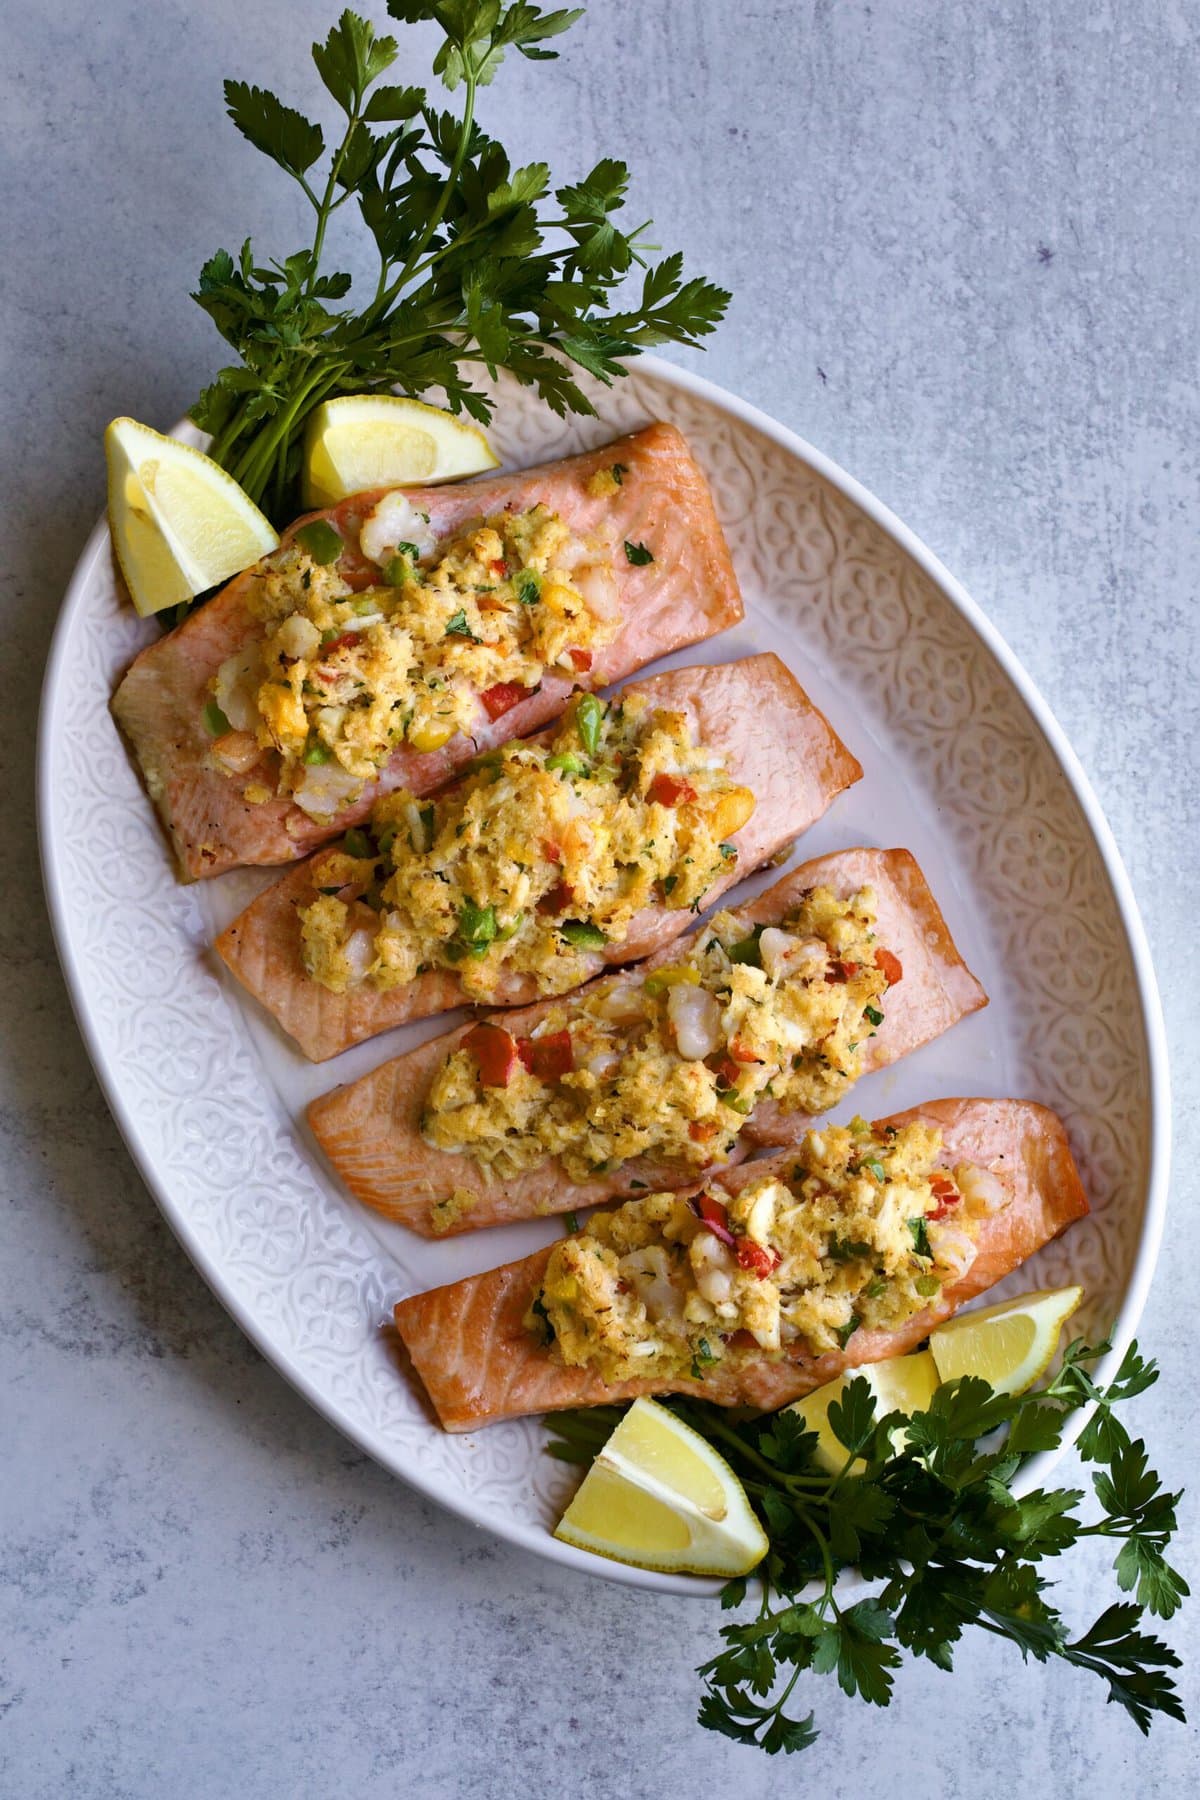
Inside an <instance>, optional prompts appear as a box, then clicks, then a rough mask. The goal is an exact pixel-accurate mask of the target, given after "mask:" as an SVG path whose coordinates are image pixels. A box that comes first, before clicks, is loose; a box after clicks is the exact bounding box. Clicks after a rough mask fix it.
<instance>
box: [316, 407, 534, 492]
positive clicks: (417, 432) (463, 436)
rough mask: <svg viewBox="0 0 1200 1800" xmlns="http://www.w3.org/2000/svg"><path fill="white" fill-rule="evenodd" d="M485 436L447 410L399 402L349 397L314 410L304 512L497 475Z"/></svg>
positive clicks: (496, 459)
mask: <svg viewBox="0 0 1200 1800" xmlns="http://www.w3.org/2000/svg"><path fill="white" fill-rule="evenodd" d="M499 460H500V459H499V457H497V456H494V455H493V454H492V450H491V446H490V445H489V443H488V441H487V439H486V438H485V437H484V435H483V433H482V431H480V430H479V429H478V427H477V426H475V425H467V424H465V423H464V422H463V420H462V419H458V418H455V416H454V414H453V413H449V412H444V411H443V410H442V408H441V407H437V406H427V405H426V404H425V402H424V401H423V400H406V399H403V398H401V397H400V396H399V395H396V394H347V395H346V396H345V397H344V398H343V399H341V400H326V402H325V404H324V405H323V406H318V407H316V408H315V409H314V411H313V413H312V415H311V416H310V418H309V421H308V424H307V426H306V428H305V433H304V476H303V499H304V504H305V506H309V507H311V506H334V505H336V504H337V502H338V501H339V500H344V499H345V498H346V496H347V494H357V493H360V492H361V491H362V489H363V488H375V487H428V486H431V485H432V484H433V483H434V482H438V481H459V480H461V479H462V478H463V477H464V476H466V475H478V474H479V473H480V471H481V470H483V469H494V468H495V467H496V464H497V463H498V462H499Z"/></svg>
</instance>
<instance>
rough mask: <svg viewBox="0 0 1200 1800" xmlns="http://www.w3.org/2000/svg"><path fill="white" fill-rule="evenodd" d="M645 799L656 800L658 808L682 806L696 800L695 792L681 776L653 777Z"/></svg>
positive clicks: (689, 783) (663, 775)
mask: <svg viewBox="0 0 1200 1800" xmlns="http://www.w3.org/2000/svg"><path fill="white" fill-rule="evenodd" d="M646 798H647V800H657V802H658V804H659V805H660V806H682V805H683V804H684V802H685V801H687V800H694V799H695V798H696V790H695V788H694V787H693V786H692V784H691V782H690V781H687V780H685V779H684V777H683V776H682V775H666V774H662V775H656V776H655V777H654V780H653V781H652V782H651V783H650V786H649V787H648V788H647V789H646Z"/></svg>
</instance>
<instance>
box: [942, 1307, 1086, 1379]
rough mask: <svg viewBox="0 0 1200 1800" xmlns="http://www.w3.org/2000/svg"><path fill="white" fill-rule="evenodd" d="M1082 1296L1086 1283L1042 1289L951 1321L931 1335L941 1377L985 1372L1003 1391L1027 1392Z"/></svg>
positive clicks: (1042, 1370)
mask: <svg viewBox="0 0 1200 1800" xmlns="http://www.w3.org/2000/svg"><path fill="white" fill-rule="evenodd" d="M1082 1298H1083V1289H1082V1288H1081V1287H1064V1288H1039V1289H1037V1290H1036V1291H1035V1292H1033V1293H1030V1294H1019V1295H1018V1296H1017V1297H1016V1299H1015V1300H999V1301H997V1302H996V1304H995V1305H994V1306H985V1307H982V1308H981V1309H980V1310H979V1311H978V1312H966V1313H960V1314H959V1315H958V1317H957V1318H954V1319H948V1320H947V1321H946V1323H945V1324H944V1325H939V1326H937V1327H936V1329H935V1330H933V1331H931V1332H930V1334H929V1348H930V1351H931V1352H932V1354H933V1359H934V1361H935V1363H936V1364H937V1368H938V1374H939V1376H940V1377H941V1379H942V1380H943V1381H953V1380H955V1379H956V1378H957V1377H958V1376H961V1375H980V1376H982V1377H983V1379H984V1380H985V1381H987V1382H989V1383H990V1384H991V1386H992V1387H993V1388H994V1389H995V1391H996V1392H997V1393H999V1394H1014V1395H1015V1394H1024V1393H1026V1392H1027V1391H1028V1389H1029V1388H1031V1387H1032V1386H1033V1384H1034V1382H1035V1381H1039V1380H1040V1379H1041V1377H1042V1376H1043V1375H1044V1374H1045V1373H1046V1370H1047V1369H1048V1368H1049V1367H1050V1364H1051V1362H1052V1360H1053V1358H1054V1353H1055V1351H1056V1350H1057V1348H1058V1340H1059V1336H1060V1334H1061V1332H1062V1328H1063V1326H1064V1325H1065V1324H1066V1322H1067V1320H1068V1319H1069V1318H1070V1316H1071V1314H1072V1313H1073V1312H1074V1311H1075V1308H1076V1307H1077V1306H1078V1305H1079V1302H1080V1301H1081V1300H1082Z"/></svg>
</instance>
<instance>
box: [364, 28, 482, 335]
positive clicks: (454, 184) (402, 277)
mask: <svg viewBox="0 0 1200 1800" xmlns="http://www.w3.org/2000/svg"><path fill="white" fill-rule="evenodd" d="M464 73H465V82H466V95H465V97H464V100H463V116H462V124H461V126H460V128H459V134H458V143H457V144H456V146H455V149H454V161H453V162H452V163H451V164H450V172H449V174H448V175H447V176H446V180H445V183H444V184H443V187H442V192H441V197H440V199H439V200H438V203H437V205H436V206H435V207H434V209H433V211H432V212H431V213H430V215H429V218H428V219H427V220H426V221H425V228H424V230H423V231H422V232H421V235H420V237H419V238H418V239H417V241H416V243H415V244H414V245H413V247H412V249H411V250H410V251H409V253H408V255H407V256H406V257H405V259H404V267H403V268H402V269H401V271H400V273H399V275H398V276H397V277H396V279H395V281H393V282H392V284H391V286H390V287H389V288H388V289H387V291H386V293H385V295H384V306H385V307H388V306H390V305H391V304H392V301H393V300H395V299H396V297H397V295H399V294H401V293H403V291H404V289H405V288H406V287H407V286H408V284H409V282H410V281H411V280H412V278H413V271H414V270H415V269H416V268H417V266H418V264H419V263H420V260H421V258H422V256H424V254H425V252H426V250H427V249H428V247H429V242H430V239H431V238H432V237H433V234H434V232H435V231H436V230H437V228H438V226H439V225H440V224H441V222H442V220H443V218H444V217H445V213H446V208H447V207H448V206H449V204H450V196H451V194H453V193H456V192H457V190H458V184H459V178H460V177H461V175H462V170H463V163H464V162H465V161H466V158H467V148H468V146H469V144H470V142H471V132H472V130H473V128H474V125H475V87H476V73H475V69H474V66H473V64H472V63H471V61H470V59H469V58H468V59H467V60H466V64H465V71H464Z"/></svg>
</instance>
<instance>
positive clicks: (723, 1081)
mask: <svg viewBox="0 0 1200 1800" xmlns="http://www.w3.org/2000/svg"><path fill="white" fill-rule="evenodd" d="M708 1066H709V1068H710V1069H711V1070H712V1072H713V1074H714V1075H715V1076H716V1078H717V1081H718V1082H719V1083H720V1085H721V1086H722V1087H736V1086H737V1080H738V1076H739V1075H740V1074H741V1070H740V1068H739V1067H738V1064H737V1063H735V1062H734V1060H733V1058H732V1056H719V1057H718V1058H717V1060H716V1061H715V1062H712V1063H710V1064H709V1065H708Z"/></svg>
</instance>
